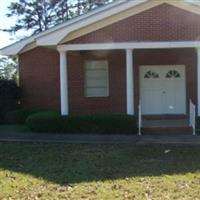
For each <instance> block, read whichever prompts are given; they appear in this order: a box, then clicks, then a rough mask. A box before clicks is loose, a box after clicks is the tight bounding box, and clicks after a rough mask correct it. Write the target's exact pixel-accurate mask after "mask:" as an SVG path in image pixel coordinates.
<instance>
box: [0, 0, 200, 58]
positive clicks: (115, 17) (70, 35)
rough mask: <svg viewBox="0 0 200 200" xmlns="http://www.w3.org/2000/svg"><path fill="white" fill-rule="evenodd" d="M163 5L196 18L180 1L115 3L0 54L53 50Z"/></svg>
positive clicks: (127, 0) (198, 10) (190, 6)
mask: <svg viewBox="0 0 200 200" xmlns="http://www.w3.org/2000/svg"><path fill="white" fill-rule="evenodd" d="M163 3H167V4H169V5H173V6H176V7H178V8H181V9H184V10H187V11H190V12H193V13H195V14H199V15H200V7H199V6H196V5H194V4H191V3H188V2H183V1H182V0H170V1H169V0H159V1H158V0H118V1H115V2H113V3H111V4H108V5H105V6H103V7H100V8H98V9H96V10H93V11H91V12H89V13H87V14H85V15H82V16H80V17H77V18H75V19H72V20H70V21H67V22H64V23H62V24H60V25H57V26H55V27H53V28H50V29H49V30H47V31H44V32H41V33H39V34H37V35H33V36H31V37H29V38H27V39H23V40H21V41H19V42H16V43H14V44H11V45H9V46H7V47H4V48H2V49H0V54H1V55H16V54H20V53H23V52H25V51H28V50H30V49H33V48H35V47H37V46H49V47H52V46H56V45H58V44H62V43H64V42H67V41H70V40H72V39H74V38H76V37H80V36H82V35H84V34H87V33H89V32H92V31H95V30H98V29H100V28H102V27H105V26H107V25H110V24H112V23H114V22H117V21H119V20H122V19H125V18H127V17H129V16H132V15H135V14H138V13H141V12H143V11H145V10H147V9H150V8H153V7H155V6H158V5H161V4H163Z"/></svg>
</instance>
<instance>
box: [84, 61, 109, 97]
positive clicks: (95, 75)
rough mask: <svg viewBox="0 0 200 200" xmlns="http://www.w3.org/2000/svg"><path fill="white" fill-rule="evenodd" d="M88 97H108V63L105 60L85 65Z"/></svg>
mask: <svg viewBox="0 0 200 200" xmlns="http://www.w3.org/2000/svg"><path fill="white" fill-rule="evenodd" d="M85 90H86V91H85V94H86V97H107V96H108V62H107V61H105V60H98V61H86V65H85Z"/></svg>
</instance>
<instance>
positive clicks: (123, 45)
mask: <svg viewBox="0 0 200 200" xmlns="http://www.w3.org/2000/svg"><path fill="white" fill-rule="evenodd" d="M175 48H200V41H171V42H119V43H95V44H65V45H59V46H58V47H57V50H58V51H60V52H62V51H88V50H122V49H175Z"/></svg>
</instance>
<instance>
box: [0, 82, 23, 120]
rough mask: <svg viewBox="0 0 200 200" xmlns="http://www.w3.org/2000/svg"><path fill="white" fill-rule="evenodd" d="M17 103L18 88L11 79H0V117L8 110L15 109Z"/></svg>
mask: <svg viewBox="0 0 200 200" xmlns="http://www.w3.org/2000/svg"><path fill="white" fill-rule="evenodd" d="M18 103H19V88H18V86H17V84H16V82H15V81H13V80H0V119H1V120H2V119H3V118H4V116H5V114H6V113H7V112H8V111H11V110H14V109H17V107H18Z"/></svg>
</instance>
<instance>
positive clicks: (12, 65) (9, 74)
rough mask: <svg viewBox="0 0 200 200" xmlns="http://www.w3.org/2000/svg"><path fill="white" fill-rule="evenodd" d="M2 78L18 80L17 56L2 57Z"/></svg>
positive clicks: (0, 70) (0, 64) (0, 66)
mask: <svg viewBox="0 0 200 200" xmlns="http://www.w3.org/2000/svg"><path fill="white" fill-rule="evenodd" d="M0 79H8V80H10V79H13V80H17V58H16V57H0Z"/></svg>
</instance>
